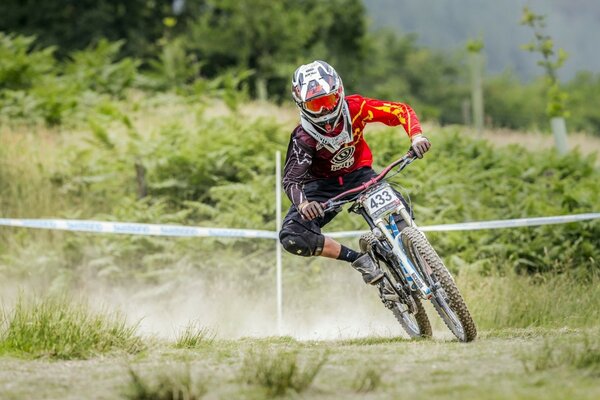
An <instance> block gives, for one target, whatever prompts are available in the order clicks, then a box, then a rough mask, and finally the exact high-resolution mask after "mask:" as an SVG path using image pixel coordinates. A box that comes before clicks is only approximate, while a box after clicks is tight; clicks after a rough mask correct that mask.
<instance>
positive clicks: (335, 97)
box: [279, 60, 431, 284]
mask: <svg viewBox="0 0 600 400" xmlns="http://www.w3.org/2000/svg"><path fill="white" fill-rule="evenodd" d="M292 97H293V98H294V101H295V102H296V105H297V106H298V107H299V108H300V124H299V125H298V126H297V127H296V128H295V129H294V131H293V132H292V134H291V137H290V143H289V145H288V150H287V156H286V161H285V167H284V174H283V175H284V176H283V188H284V190H285V192H286V194H287V195H288V197H289V198H290V200H291V202H292V206H291V207H290V209H289V211H288V213H287V215H286V217H285V218H284V220H283V224H282V227H281V231H280V233H279V239H280V242H281V244H282V245H283V247H284V248H285V249H286V250H287V251H288V252H290V253H292V254H296V255H299V256H305V257H309V256H323V257H329V258H335V259H339V260H343V261H347V262H350V263H351V265H352V267H354V268H355V269H356V270H358V271H359V272H361V273H362V276H363V280H364V281H365V283H368V284H376V283H377V282H378V281H379V280H380V279H381V278H382V277H383V272H382V271H381V270H380V269H379V268H378V267H377V265H376V264H375V262H374V261H373V260H372V259H371V257H370V256H369V255H368V254H360V253H359V252H357V251H355V250H352V249H350V248H348V247H346V246H344V245H341V244H340V243H338V242H337V241H335V240H333V239H332V238H329V237H325V236H324V235H323V234H322V233H321V228H322V227H323V226H325V225H326V224H327V223H329V222H330V221H331V220H332V219H333V218H334V217H335V216H336V214H337V212H336V211H329V212H326V213H325V212H324V211H323V208H322V206H321V203H322V202H324V201H326V200H328V199H330V198H331V197H333V196H335V195H337V194H339V193H341V192H343V191H346V190H348V189H352V188H354V187H356V186H358V185H360V184H362V183H364V182H366V181H368V180H370V179H371V178H373V177H374V176H376V173H375V172H374V171H373V169H372V168H371V164H372V162H373V157H372V154H371V150H370V149H369V146H368V145H367V142H366V141H365V139H364V132H363V131H364V128H365V125H366V124H368V123H371V122H383V123H384V124H386V125H388V126H396V125H402V127H403V128H404V130H405V131H406V133H407V134H408V136H409V138H410V140H411V147H412V149H413V151H414V152H415V155H416V156H417V157H418V158H422V157H423V154H424V153H425V152H427V150H429V148H430V147H431V143H430V142H429V140H428V139H427V138H426V137H425V136H423V135H422V132H421V125H420V124H419V120H418V118H417V116H416V114H415V112H414V111H413V109H412V108H411V107H410V106H408V105H407V104H404V103H397V102H388V101H381V100H375V99H369V98H366V97H362V96H360V95H357V94H353V95H348V96H346V95H345V93H344V86H343V84H342V80H341V78H340V76H339V75H338V74H337V72H336V71H335V70H334V69H333V67H331V66H330V65H329V64H327V63H326V62H324V61H320V60H317V61H313V62H312V63H310V64H305V65H301V66H300V67H298V68H297V69H296V71H295V72H294V75H293V78H292ZM399 197H400V199H401V200H402V201H403V202H404V203H405V205H406V202H405V201H404V199H403V198H402V196H399ZM407 208H408V207H407Z"/></svg>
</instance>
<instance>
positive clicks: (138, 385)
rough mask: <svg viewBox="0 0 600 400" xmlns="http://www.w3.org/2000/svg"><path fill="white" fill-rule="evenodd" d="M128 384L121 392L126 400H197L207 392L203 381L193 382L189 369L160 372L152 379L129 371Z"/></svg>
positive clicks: (131, 370)
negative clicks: (129, 378)
mask: <svg viewBox="0 0 600 400" xmlns="http://www.w3.org/2000/svg"><path fill="white" fill-rule="evenodd" d="M129 375H130V377H131V380H130V382H129V383H128V385H127V386H126V387H125V389H124V390H123V395H124V398H126V399H128V400H197V399H200V398H202V397H203V396H204V395H205V394H206V392H207V385H206V383H205V382H204V381H195V380H194V379H193V378H192V375H191V372H190V368H189V366H187V367H186V368H185V369H175V370H171V371H169V372H162V373H160V374H158V375H156V376H154V377H142V376H141V375H140V374H139V373H137V372H135V371H134V370H133V369H131V368H130V369H129Z"/></svg>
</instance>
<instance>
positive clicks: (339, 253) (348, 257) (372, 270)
mask: <svg viewBox="0 0 600 400" xmlns="http://www.w3.org/2000/svg"><path fill="white" fill-rule="evenodd" d="M321 256H323V257H328V258H335V259H338V260H344V261H348V262H350V263H351V265H352V267H353V268H354V269H356V270H357V271H358V272H360V273H361V274H362V276H363V280H364V281H365V283H368V284H375V283H377V282H378V281H379V280H380V279H381V278H383V271H381V269H379V267H377V265H376V264H375V262H374V261H373V259H372V258H371V256H370V255H368V254H361V253H358V252H356V251H354V250H352V249H349V248H348V247H346V246H343V245H341V244H340V243H338V242H337V241H335V240H334V239H332V238H330V237H327V236H325V242H324V245H323V251H322V252H321Z"/></svg>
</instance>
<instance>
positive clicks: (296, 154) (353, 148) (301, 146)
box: [283, 95, 421, 206]
mask: <svg viewBox="0 0 600 400" xmlns="http://www.w3.org/2000/svg"><path fill="white" fill-rule="evenodd" d="M345 101H346V103H347V105H348V111H349V113H350V120H351V123H352V140H351V141H350V142H349V143H346V144H344V145H343V146H341V147H340V148H339V149H337V150H336V151H334V152H331V151H330V150H328V149H327V148H325V147H323V146H322V145H321V144H320V143H318V142H317V141H316V140H315V139H314V138H313V137H312V136H310V135H309V134H308V133H307V132H306V131H305V130H304V129H303V128H302V126H301V125H298V126H297V127H296V129H294V131H293V132H292V136H291V138H290V145H289V147H288V152H287V157H286V163H285V168H284V177H283V187H284V190H285V191H286V193H287V195H288V197H289V198H290V200H291V201H292V202H293V203H294V204H295V205H296V206H297V205H299V204H301V203H302V202H303V201H305V200H306V197H305V196H304V192H303V190H302V186H303V185H304V183H306V182H309V181H311V180H315V179H323V178H331V177H337V176H343V175H345V174H347V173H349V172H352V171H355V170H357V169H359V168H362V167H370V166H371V165H372V163H373V155H372V153H371V149H370V148H369V145H368V144H367V142H366V141H365V139H364V129H365V126H366V125H367V124H368V123H371V122H382V123H384V124H386V125H388V126H396V125H402V127H403V128H404V130H405V131H406V133H407V134H408V136H409V137H412V136H414V135H417V134H419V133H421V125H420V123H419V120H418V118H417V116H416V114H415V112H414V111H413V109H412V108H411V107H410V106H409V105H407V104H404V103H397V102H389V101H381V100H375V99H369V98H366V97H362V96H360V95H349V96H346V98H345ZM342 128H343V126H342V124H340V125H339V126H338V127H337V129H336V130H334V131H333V132H332V133H331V136H336V135H337V134H338V133H340V132H341V131H342Z"/></svg>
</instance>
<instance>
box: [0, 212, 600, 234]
mask: <svg viewBox="0 0 600 400" xmlns="http://www.w3.org/2000/svg"><path fill="white" fill-rule="evenodd" d="M597 218H600V213H590V214H575V215H560V216H556V217H540V218H520V219H506V220H496V221H479V222H465V223H461V224H446V225H431V226H422V227H419V229H420V230H421V231H423V232H436V231H438V232H439V231H466V230H479V229H498V228H519V227H524V226H538V225H550V224H564V223H568V222H577V221H586V220H590V219H597ZM1 225H4V226H14V227H22V228H37V229H51V230H63V231H77V232H95V233H117V234H128V235H145V236H176V237H237V238H258V239H277V238H278V234H277V232H274V231H265V230H255V229H228V228H202V227H196V226H184V225H158V224H139V223H133V222H131V223H130V222H105V221H93V220H78V219H71V220H68V219H8V218H0V226H1ZM363 233H365V231H345V232H332V233H325V234H326V235H327V236H329V237H332V238H345V237H356V236H360V235H362V234H363Z"/></svg>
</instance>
